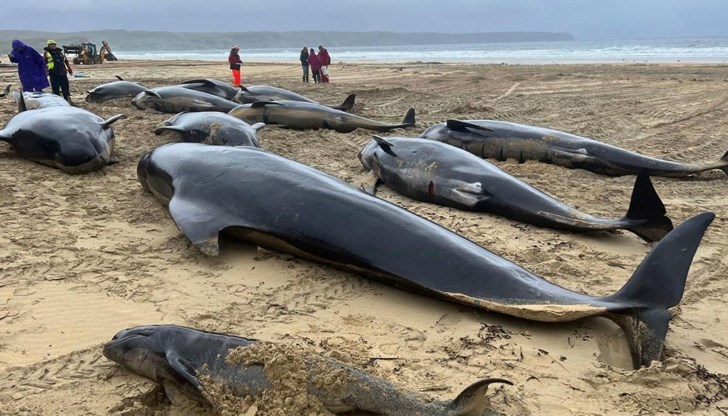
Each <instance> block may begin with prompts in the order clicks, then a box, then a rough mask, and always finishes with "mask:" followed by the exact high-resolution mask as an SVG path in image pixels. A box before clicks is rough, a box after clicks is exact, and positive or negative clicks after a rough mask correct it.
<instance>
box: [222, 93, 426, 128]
mask: <svg viewBox="0 0 728 416" xmlns="http://www.w3.org/2000/svg"><path fill="white" fill-rule="evenodd" d="M228 114H230V115H231V116H233V117H237V118H239V119H241V120H245V121H247V122H248V123H259V122H263V123H265V124H266V125H275V126H280V127H285V128H290V129H301V130H305V129H331V130H336V131H338V132H340V133H350V132H352V131H354V130H356V129H359V128H361V129H367V130H376V131H389V130H393V129H400V128H408V127H412V126H414V125H415V109H414V108H410V109H409V110H408V111H407V114H406V115H405V117H404V120H402V123H400V124H388V123H383V122H381V121H376V120H370V119H368V118H364V117H360V116H357V115H354V114H350V113H346V112H343V111H340V110H334V109H332V108H329V107H326V106H323V105H321V104H314V103H304V102H300V101H288V100H281V101H258V102H254V103H252V104H242V105H240V106H238V107H236V108H235V109H233V110H232V111H230V112H229V113H228Z"/></svg>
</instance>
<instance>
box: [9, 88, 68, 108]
mask: <svg viewBox="0 0 728 416" xmlns="http://www.w3.org/2000/svg"><path fill="white" fill-rule="evenodd" d="M22 95H23V99H22V100H20V96H19V95H18V112H21V111H25V110H37V109H39V108H48V107H69V106H70V105H71V104H70V103H69V102H68V101H66V100H65V99H63V97H61V96H60V95H56V94H51V93H49V92H27V91H26V92H23V93H22Z"/></svg>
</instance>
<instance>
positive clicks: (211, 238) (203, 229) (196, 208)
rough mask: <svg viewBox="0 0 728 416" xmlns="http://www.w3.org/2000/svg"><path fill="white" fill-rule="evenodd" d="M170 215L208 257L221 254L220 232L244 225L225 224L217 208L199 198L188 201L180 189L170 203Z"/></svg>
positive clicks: (185, 234) (176, 190)
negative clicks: (230, 227) (227, 228)
mask: <svg viewBox="0 0 728 416" xmlns="http://www.w3.org/2000/svg"><path fill="white" fill-rule="evenodd" d="M193 201H194V202H193ZM169 213H170V215H171V216H172V219H173V220H174V223H175V224H176V225H177V228H179V230H180V231H181V232H182V234H184V236H185V237H187V239H188V240H189V241H191V242H192V244H193V245H194V246H195V247H197V248H198V249H199V250H200V251H201V252H202V253H203V254H205V255H207V256H217V255H218V254H219V253H220V246H219V241H218V240H219V236H220V231H222V230H223V229H224V228H226V227H228V226H232V225H239V226H243V225H244V224H226V223H224V222H223V221H224V219H223V218H224V214H223V213H220V212H218V211H216V209H215V206H213V205H208V204H205V203H204V201H200V199H199V198H191V199H186V198H184V194H183V192H182V190H179V189H175V195H174V197H173V198H172V199H171V200H170V201H169Z"/></svg>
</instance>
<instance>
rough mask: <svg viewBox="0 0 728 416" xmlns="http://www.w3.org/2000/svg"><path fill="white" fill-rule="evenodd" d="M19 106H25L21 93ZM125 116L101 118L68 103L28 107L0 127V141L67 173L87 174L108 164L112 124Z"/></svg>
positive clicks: (24, 154)
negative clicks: (44, 106) (2, 127)
mask: <svg viewBox="0 0 728 416" xmlns="http://www.w3.org/2000/svg"><path fill="white" fill-rule="evenodd" d="M20 107H21V108H25V101H24V99H23V96H22V95H21V100H20ZM124 118H126V116H125V115H123V114H119V115H116V116H113V117H111V118H109V119H108V120H104V119H103V118H101V117H99V116H97V115H96V114H93V113H91V112H89V111H86V110H83V109H81V108H76V107H71V106H51V107H46V108H39V109H37V110H27V111H22V112H20V113H19V114H17V115H16V116H15V117H13V118H12V119H11V120H10V121H9V122H8V124H7V125H6V126H5V128H4V129H2V130H0V141H4V142H7V143H9V144H10V145H11V146H12V147H13V149H15V151H16V152H17V153H18V154H19V155H21V156H23V157H24V158H26V159H29V160H32V161H34V162H37V163H42V164H44V165H48V166H51V167H54V168H58V169H61V170H63V171H64V172H66V173H69V174H81V173H88V172H92V171H95V170H98V169H101V168H102V167H104V166H106V165H107V164H108V163H109V161H110V159H111V154H112V152H113V150H114V140H115V136H114V129H113V128H112V127H111V125H112V124H113V123H114V122H116V121H117V120H121V119H124Z"/></svg>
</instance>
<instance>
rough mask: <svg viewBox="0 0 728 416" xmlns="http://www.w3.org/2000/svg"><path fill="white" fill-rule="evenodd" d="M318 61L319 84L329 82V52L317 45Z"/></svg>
mask: <svg viewBox="0 0 728 416" xmlns="http://www.w3.org/2000/svg"><path fill="white" fill-rule="evenodd" d="M318 49H319V54H318V56H319V60H320V61H321V82H324V83H327V82H329V65H331V57H330V56H329V51H328V50H327V49H326V48H324V47H323V46H321V45H319V47H318Z"/></svg>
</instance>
